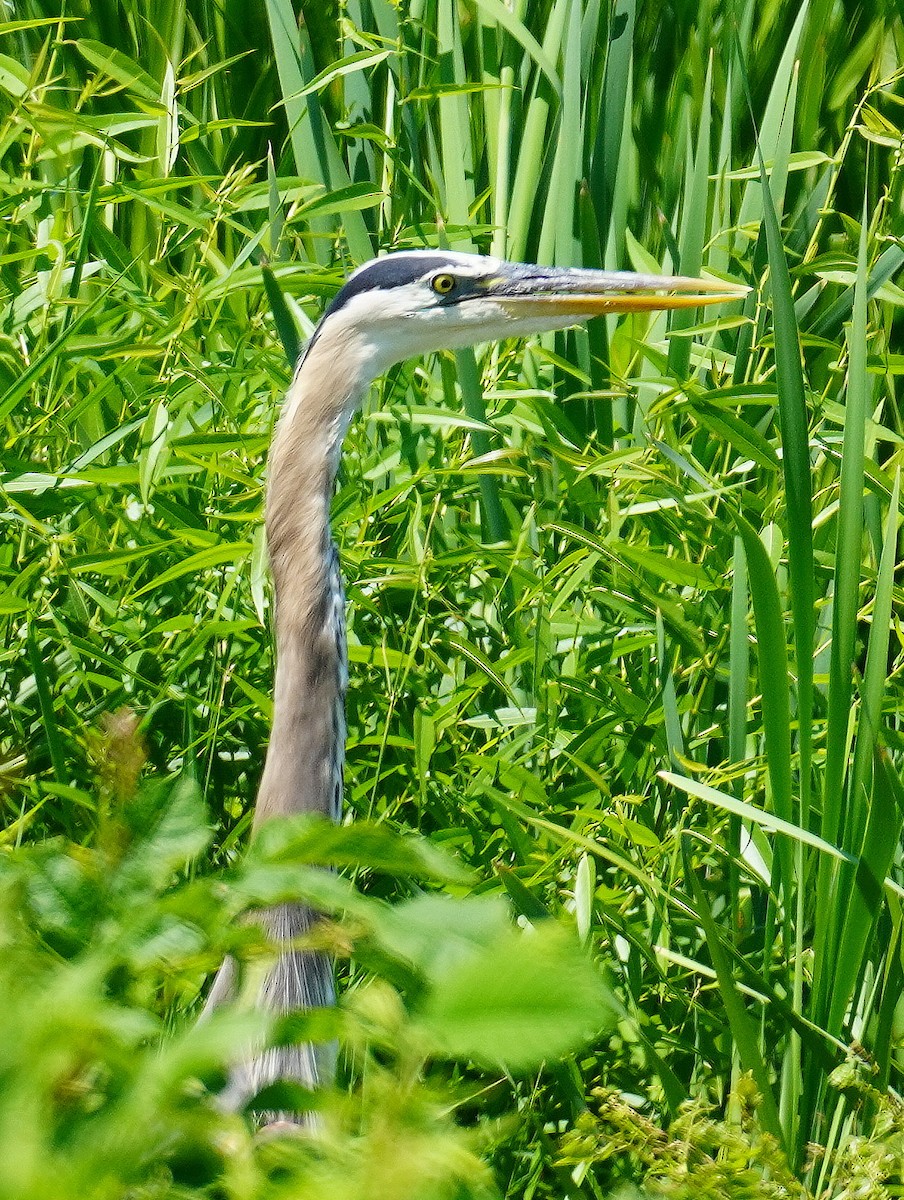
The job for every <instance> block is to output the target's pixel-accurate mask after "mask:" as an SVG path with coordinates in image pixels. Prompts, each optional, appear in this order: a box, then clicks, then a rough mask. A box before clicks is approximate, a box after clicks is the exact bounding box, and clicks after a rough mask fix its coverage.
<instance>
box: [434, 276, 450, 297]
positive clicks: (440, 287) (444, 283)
mask: <svg viewBox="0 0 904 1200" xmlns="http://www.w3.org/2000/svg"><path fill="white" fill-rule="evenodd" d="M430 286H431V287H432V288H433V290H434V291H435V292H439V294H440V295H441V296H448V294H449V293H450V292H451V291H452V289H453V288H454V287H455V278H454V276H452V275H434V276H433V279H432V280H431V281H430Z"/></svg>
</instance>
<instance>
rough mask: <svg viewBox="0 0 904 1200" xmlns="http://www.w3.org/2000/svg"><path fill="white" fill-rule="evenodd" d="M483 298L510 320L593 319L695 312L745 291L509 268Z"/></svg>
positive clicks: (713, 283) (702, 283)
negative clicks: (682, 310) (684, 310)
mask: <svg viewBox="0 0 904 1200" xmlns="http://www.w3.org/2000/svg"><path fill="white" fill-rule="evenodd" d="M485 286H486V292H485V294H486V295H487V296H489V297H490V298H492V299H493V300H495V301H497V302H498V303H499V304H501V305H502V306H503V308H505V309H506V311H507V312H508V313H509V314H510V315H511V316H512V317H532V316H543V315H547V316H573V317H575V319H581V318H584V319H586V318H588V317H595V316H598V315H599V314H601V313H626V312H650V311H659V310H662V309H671V308H697V307H699V306H701V305H704V304H724V303H727V302H729V301H732V300H740V299H743V297H744V296H746V295H747V293H748V292H749V291H750V289H749V288H747V287H743V286H741V285H739V284H735V283H725V282H723V281H722V280H721V279H693V278H689V277H687V276H681V275H674V276H669V275H637V274H635V273H634V272H632V271H587V270H580V269H577V268H563V269H555V268H542V267H519V266H517V265H515V266H514V269H513V270H512V271H511V273H508V272H506V273H505V274H504V275H499V276H496V277H495V278H492V279H489V280H487V281H486V282H485Z"/></svg>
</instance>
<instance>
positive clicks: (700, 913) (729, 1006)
mask: <svg viewBox="0 0 904 1200" xmlns="http://www.w3.org/2000/svg"><path fill="white" fill-rule="evenodd" d="M690 845H691V842H690V839H689V838H688V837H687V836H685V837H684V839H683V840H682V843H681V849H682V853H683V857H684V871H685V877H686V882H687V885H688V886H689V887H690V890H691V892H692V894H693V897H694V902H695V906H696V909H695V912H696V917H697V919H698V920H699V922H700V925H701V926H702V928H703V932H704V933H705V934H706V944H707V946H708V947H709V953H710V957H711V958H712V964H713V967H714V969H715V972H716V978H717V979H718V981H719V993H720V995H721V997H722V1003H723V1004H724V1005H725V1014H726V1016H727V1018H728V1025H729V1028H730V1029H731V1036H732V1038H733V1040H734V1043H735V1046H736V1047H737V1051H738V1056H739V1058H740V1060H741V1064H742V1066H743V1068H744V1070H745V1071H749V1072H750V1074H751V1075H752V1076H753V1079H754V1082H755V1083H756V1085H757V1089H758V1090H759V1093H760V1114H759V1115H760V1120H761V1121H762V1123H763V1126H764V1128H766V1129H768V1130H769V1132H770V1133H771V1134H772V1136H773V1137H774V1138H776V1139H777V1141H778V1142H780V1143H781V1142H783V1141H784V1134H783V1132H782V1126H781V1121H780V1120H779V1115H778V1107H777V1106H776V1103H775V1097H774V1095H773V1092H772V1081H771V1079H770V1078H769V1071H768V1068H767V1066H766V1063H765V1060H764V1059H763V1053H762V1050H761V1048H760V1039H759V1032H758V1029H757V1026H756V1023H755V1022H754V1021H753V1019H752V1018H751V1016H750V1014H749V1013H748V1012H747V1009H746V1008H745V1006H744V1001H743V1000H742V999H741V997H740V994H739V992H738V989H737V985H736V982H735V978H734V974H733V972H732V970H731V965H730V961H729V958H728V955H727V954H726V952H725V949H724V947H723V946H722V939H721V935H720V933H719V929H718V926H717V925H716V922H715V921H714V919H713V915H712V911H711V909H710V906H709V901H708V900H707V898H706V894H705V893H704V891H703V885H702V884H701V883H700V880H699V879H698V878H697V872H696V869H695V867H694V863H693V859H692V858H691V853H690Z"/></svg>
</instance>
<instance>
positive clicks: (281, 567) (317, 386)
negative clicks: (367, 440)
mask: <svg viewBox="0 0 904 1200" xmlns="http://www.w3.org/2000/svg"><path fill="white" fill-rule="evenodd" d="M334 341H335V339H331V338H330V337H328V336H320V337H318V339H317V341H316V342H315V343H314V345H313V346H312V347H311V350H310V351H309V353H308V355H307V356H306V358H305V359H304V361H303V363H302V365H301V366H300V367H299V369H298V371H297V372H296V375H295V379H294V381H293V383H292V387H291V388H290V390H289V393H288V395H287V397H286V403H285V409H284V413H283V416H282V418H281V420H280V423H279V426H278V428H277V431H276V435H275V437H274V440H273V447H272V450H271V454H270V480H269V486H268V489H267V504H266V523H267V545H268V550H269V555H270V566H271V570H272V572H273V580H274V586H275V596H276V607H275V625H276V680H275V688H274V710H273V729H272V733H271V736H270V748H269V750H268V752H267V761H266V764H265V767H264V774H263V778H262V780H261V787H260V792H259V794H258V799H257V807H256V809H255V825H257V824H259V823H260V822H261V821H262V820H265V819H266V818H267V817H270V816H274V815H277V814H286V813H296V812H321V813H324V814H327V815H329V816H332V817H333V818H334V819H336V818H338V816H339V812H340V807H341V792H342V763H343V756H344V743H345V717H344V701H345V687H346V681H347V668H346V651H345V620H344V597H343V593H342V581H341V577H340V574H339V563H338V557H337V554H336V548H335V546H334V545H333V543H332V538H331V536H330V524H329V509H330V499H331V496H332V491H333V483H334V480H335V474H336V469H337V466H338V461H339V453H340V450H341V445H342V438H343V436H344V434H345V428H346V425H347V423H348V419H349V416H350V415H351V412H352V411H353V409H354V408H355V407H356V405H357V403H358V399H359V396H360V392H361V389H362V387H363V386H364V385H365V383H366V380H365V381H364V382H362V380H361V377H360V372H359V371H358V370H356V369H355V368H356V365H357V362H358V361H360V355H358V356H355V355H353V354H351V353H349V351H350V350H351V349H352V348H351V347H346V346H336V345H334V344H333V342H334Z"/></svg>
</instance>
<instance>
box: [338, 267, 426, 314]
mask: <svg viewBox="0 0 904 1200" xmlns="http://www.w3.org/2000/svg"><path fill="white" fill-rule="evenodd" d="M449 265H450V264H449V260H448V258H446V257H445V255H443V254H435V255H432V254H424V255H418V256H417V257H416V258H414V257H412V258H409V257H407V256H406V255H404V254H399V255H397V256H396V255H392V254H389V255H387V256H386V257H385V258H380V259H377V261H376V262H373V263H371V264H370V265H369V266H368V267H366V268H365V269H364V270H363V271H359V272H358V274H357V275H355V276H354V278H353V279H349V280H348V282H347V283H346V284H345V285H344V287H342V288H340V289H339V291H338V293H337V294H336V296H335V298H334V300H333V302H332V304H331V305H330V306H329V307H328V308H327V311H326V313H325V314H324V315H325V316H326V315H328V314H330V313H335V312H338V311H339V310H340V309H341V308H344V307H345V305H346V304H348V302H349V300H351V299H352V298H353V297H354V296H358V295H360V294H361V293H362V292H372V291H379V290H383V289H386V290H388V289H389V288H394V287H402V286H404V285H405V284H406V283H416V282H417V281H418V280H419V279H423V278H424V277H425V276H428V277H429V276H430V274H431V272H441V273H443V274H446V273H449ZM438 294H439V293H438Z"/></svg>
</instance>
